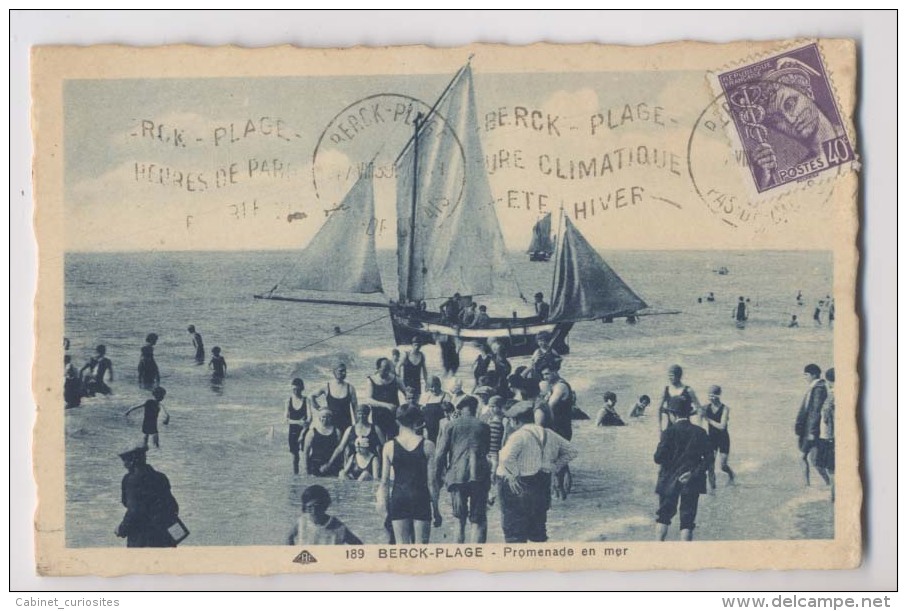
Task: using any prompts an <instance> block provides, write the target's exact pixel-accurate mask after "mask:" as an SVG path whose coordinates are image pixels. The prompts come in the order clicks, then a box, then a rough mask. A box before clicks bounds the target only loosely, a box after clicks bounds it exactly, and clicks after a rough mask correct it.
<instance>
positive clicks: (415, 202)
mask: <svg viewBox="0 0 907 611" xmlns="http://www.w3.org/2000/svg"><path fill="white" fill-rule="evenodd" d="M484 160H485V156H484V152H483V150H482V143H481V141H480V139H479V129H478V115H477V112H476V102H475V91H474V87H473V79H472V69H471V67H470V65H469V64H468V63H467V64H466V65H465V66H464V67H463V68H461V69H460V70H459V71H458V72H457V74H456V75H455V76H454V78H453V80H451V82H450V84H449V85H448V86H447V88H446V89H445V90H444V92H443V93H442V95H441V97H440V98H439V99H438V101H437V102H436V103H435V105H434V106H433V107H432V109H431V110H430V111H429V112H428V114H427V115H426V116H424V117H422V116H419V117H418V118H417V119H416V121H415V127H414V133H413V136H412V137H411V138H410V140H409V142H408V143H407V144H406V146H405V147H404V148H403V150H402V152H401V153H400V155H399V156H398V157H397V160H396V162H395V171H396V177H397V281H398V287H397V294H398V298H397V300H396V301H387V300H386V298H385V300H384V301H382V302H380V303H379V302H377V301H364V300H360V301H352V300H350V298H349V295H350V294H351V293H355V294H360V295H363V294H374V295H376V297H377V296H378V295H379V294H382V293H384V288H383V287H382V284H381V277H380V274H379V272H378V266H377V256H376V251H375V237H374V232H369V231H368V230H367V227H368V226H369V223H372V222H373V216H374V206H375V205H374V196H373V187H372V179H371V172H364V173H363V175H362V176H361V177H360V178H359V180H358V181H357V182H356V184H355V185H354V186H353V187H352V189H351V190H350V191H349V193H348V194H347V195H346V197H345V198H344V200H343V202H342V203H341V205H340V206H338V208H337V209H336V210H335V211H334V212H333V213H332V214H331V215H330V216H329V218H328V220H327V221H326V222H325V224H324V225H323V226H322V228H321V230H320V231H319V232H318V234H317V235H316V236H315V237H314V238H313V239H312V241H311V243H310V244H309V246H308V247H307V248H306V249H305V251H304V252H303V254H302V257H301V259H300V261H299V263H298V264H297V265H296V267H295V268H294V269H293V270H291V272H289V273H288V274H287V275H286V276H285V277H284V278H283V279H282V280H281V282H279V283H278V284H277V285H276V286H275V287H274V288H272V289H271V290H270V291H269V292H268V293H266V294H264V295H256V297H257V298H260V299H276V300H285V301H302V302H312V303H330V304H337V305H350V306H368V307H384V308H388V309H389V314H390V318H391V324H392V326H393V332H394V339H395V341H396V343H397V344H398V345H400V344H408V343H410V342H411V341H412V340H413V339H414V338H418V339H419V340H420V341H421V342H422V343H438V342H440V341H452V340H453V341H456V342H461V343H462V342H470V343H490V342H493V341H494V342H499V343H502V344H503V345H505V346H506V348H507V351H508V354H509V355H510V356H526V355H529V354H532V353H533V352H534V351H535V350H536V348H537V347H538V344H537V342H536V337H537V336H538V334H539V333H542V332H547V333H549V334H550V335H551V343H552V346H554V348H555V349H556V350H558V352H560V353H561V354H566V353H568V352H569V346H568V345H567V343H566V339H567V335H568V333H569V332H570V330H571V329H572V327H573V325H574V324H575V323H576V322H579V321H583V320H596V319H602V320H605V321H608V322H610V321H611V320H613V319H614V318H617V317H628V318H630V319H632V320H635V317H636V316H638V315H643V312H640V310H643V309H645V308H647V305H646V303H645V302H644V301H643V300H642V299H640V298H639V297H638V296H637V295H636V294H635V293H633V291H632V290H631V289H630V288H629V287H628V286H627V285H626V284H625V283H624V282H623V281H622V280H621V279H620V278H619V277H618V276H617V274H615V273H614V271H613V270H612V269H611V268H610V267H609V266H608V265H607V263H605V261H604V260H603V259H602V258H601V256H600V255H599V254H598V253H597V252H595V250H594V249H593V248H592V246H591V245H590V244H589V243H588V242H587V241H586V240H585V238H583V236H582V235H581V234H580V233H579V231H578V230H577V229H576V227H575V226H574V225H573V223H572V222H570V220H569V219H567V218H566V217H565V216H564V214H563V211H561V213H560V214H561V217H562V219H563V221H562V222H563V230H562V231H561V232H560V235H559V236H558V239H557V244H556V245H555V247H554V249H553V250H554V252H555V265H554V282H553V290H552V292H551V295H552V304H551V311H550V314H549V317H548V319H547V320H541V319H540V318H539V317H538V316H532V317H523V318H521V317H518V316H517V315H516V314H515V313H514V315H513V316H512V317H506V318H500V317H499V318H495V317H492V318H490V320H489V321H488V322H487V323H486V324H483V325H482V326H481V327H466V326H462V325H461V324H460V323H459V321H453V320H447V319H445V317H444V314H442V313H441V312H440V311H431V310H430V309H429V307H428V304H429V303H438V301H437V300H440V299H445V298H450V297H451V296H452V295H454V294H455V293H458V294H460V295H461V296H462V297H461V299H462V300H463V303H464V304H465V303H467V302H469V301H470V300H471V299H472V298H474V297H482V300H483V301H485V300H487V299H491V298H501V297H505V298H507V297H509V298H511V299H512V300H513V301H516V300H522V301H523V302H525V299H524V298H523V295H522V293H521V291H520V288H519V286H518V285H517V282H516V278H515V275H514V272H513V269H512V267H511V266H510V264H509V262H508V260H507V257H506V249H505V245H504V238H503V235H502V233H501V226H500V223H499V222H498V218H497V213H496V212H495V206H494V201H495V200H494V197H493V195H492V193H491V187H490V185H489V182H488V175H487V173H486V171H485V165H484ZM542 222H546V223H547V229H545V227H544V226H543V227H542V229H543V232H544V233H545V236H546V238H547V239H548V240H549V242H550V225H551V220H550V215H548V217H547V218H546V219H542ZM364 236H365V239H363V238H364ZM341 250H342V254H343V256H338V253H339V251H341ZM295 290H305V291H318V292H320V293H319V295H318V296H317V297H296V296H290V295H288V293H292V292H293V291H295ZM344 295H345V297H344ZM506 311H510V309H509V308H508V309H507V310H506Z"/></svg>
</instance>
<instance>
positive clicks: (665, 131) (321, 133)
mask: <svg viewBox="0 0 907 611" xmlns="http://www.w3.org/2000/svg"><path fill="white" fill-rule="evenodd" d="M473 72H474V75H475V90H476V104H477V111H478V118H479V125H478V126H477V129H478V131H479V134H480V137H481V140H482V143H483V146H484V152H485V157H486V170H487V171H488V174H489V181H490V183H491V188H492V192H493V195H494V197H495V201H496V205H495V210H496V213H497V216H498V219H499V221H500V223H501V226H502V230H503V234H504V238H505V242H506V244H507V247H508V248H509V249H512V250H520V249H525V248H526V246H527V245H528V243H529V237H530V231H531V227H532V224H533V223H534V222H535V221H536V220H537V219H538V218H539V217H540V216H541V215H542V214H543V213H545V212H555V213H556V212H557V211H558V209H559V208H561V207H563V209H564V211H565V213H566V214H568V215H570V217H571V219H572V220H573V221H574V222H575V223H576V224H577V226H578V227H579V228H580V230H581V231H583V232H584V234H585V235H586V236H587V238H588V239H589V240H590V242H592V243H593V245H595V246H596V247H599V248H613V249H700V248H747V247H757V246H758V247H768V248H771V247H775V248H783V247H785V246H786V243H785V242H784V240H778V239H774V238H773V237H772V232H771V226H772V224H773V223H775V222H777V221H776V220H775V219H774V218H773V217H772V216H771V215H770V214H768V213H766V214H763V215H761V217H760V220H759V221H753V220H752V218H751V215H752V212H753V210H755V207H753V206H752V205H744V204H743V203H741V202H743V201H745V200H746V197H747V192H746V190H745V185H744V182H745V180H746V175H747V174H746V173H747V169H746V168H745V166H744V165H743V162H742V161H741V159H742V156H741V154H740V151H734V150H733V146H731V145H729V140H728V135H727V134H726V133H725V132H724V131H722V130H721V129H720V128H716V127H715V126H716V125H720V123H721V112H722V111H721V109H720V106H719V105H716V104H712V101H713V98H714V96H713V95H712V94H711V92H710V90H709V87H708V84H707V82H706V80H705V78H704V75H703V73H702V72H685V71H677V72H664V71H650V72H597V73H588V72H583V73H577V72H565V73H551V72H547V73H508V74H487V73H483V72H482V70H481V65H480V62H476V64H475V65H474V67H473ZM451 77H452V75H451V74H438V75H430V76H425V75H420V76H387V75H381V76H304V77H283V78H273V77H268V78H192V79H173V78H166V79H165V78H161V79H129V80H68V81H66V82H65V84H64V117H65V118H64V146H65V152H66V153H65V173H64V183H65V184H64V206H65V214H66V221H67V224H66V249H67V250H70V251H117V250H148V249H160V250H194V249H201V250H234V249H254V250H260V249H295V248H302V247H304V246H305V244H307V243H308V241H309V240H310V239H311V237H312V236H313V235H314V233H315V232H316V231H317V230H318V228H319V227H320V226H321V224H322V223H323V222H324V219H325V218H326V216H327V214H328V213H329V212H330V211H331V210H332V209H333V208H334V207H335V206H337V205H338V203H339V202H340V201H341V200H342V198H343V196H344V195H345V193H346V192H347V190H349V188H350V187H351V186H352V184H353V183H354V182H355V180H356V178H357V177H358V175H359V174H358V173H359V171H360V168H361V167H362V164H364V163H367V162H368V161H371V160H374V162H375V168H376V169H375V197H376V221H375V228H376V232H377V243H378V247H379V248H393V247H394V246H395V236H396V233H395V227H396V219H395V213H394V209H395V208H394V206H395V204H394V202H395V180H394V177H393V161H394V159H395V158H396V157H397V155H398V154H399V152H400V151H401V150H402V148H403V146H404V145H405V143H406V141H407V140H408V139H409V137H410V135H411V133H412V117H413V116H414V115H415V113H416V112H418V111H422V112H426V111H427V110H428V108H430V106H431V105H432V104H433V103H434V101H435V99H436V98H437V96H438V95H439V94H440V92H441V91H443V89H444V87H445V86H446V84H447V83H448V81H449V80H450V78H451ZM735 153H736V154H735ZM725 191H726V192H728V193H732V194H733V193H736V194H737V195H736V203H728V202H729V201H732V202H733V200H734V196H733V195H731V197H730V198H729V199H727V198H725V199H723V200H722V199H716V198H720V197H721V196H720V195H719V194H720V193H724V192H725ZM820 191H821V189H820ZM821 195H822V198H826V199H827V197H828V196H829V195H830V192H826V191H823V192H822V193H821ZM820 200H821V198H820ZM818 204H821V201H818ZM818 204H817V205H818ZM771 205H772V204H766V206H769V208H765V207H763V208H762V209H763V210H769V209H770V207H771ZM794 208H795V207H794V206H788V207H786V208H785V210H784V214H785V218H784V219H783V222H784V223H786V224H787V223H791V222H792V223H794V224H798V225H799V226H802V231H804V232H805V235H807V237H808V239H805V240H804V241H803V243H804V244H808V245H809V247H812V248H823V247H830V242H829V240H828V239H823V237H822V232H821V231H820V230H817V229H816V228H815V226H814V225H815V223H811V222H810V219H809V215H808V214H806V213H803V212H801V211H799V210H796V209H794ZM555 225H556V223H555Z"/></svg>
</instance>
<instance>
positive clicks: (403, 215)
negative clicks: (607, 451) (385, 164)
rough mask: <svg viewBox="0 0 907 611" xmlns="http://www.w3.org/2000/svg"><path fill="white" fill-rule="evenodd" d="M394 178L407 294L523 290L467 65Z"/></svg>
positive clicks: (402, 159)
mask: <svg viewBox="0 0 907 611" xmlns="http://www.w3.org/2000/svg"><path fill="white" fill-rule="evenodd" d="M397 177H398V178H397V211H398V219H399V221H398V227H399V228H400V231H399V234H398V251H399V252H398V254H399V255H400V256H399V257H398V262H399V268H398V271H399V278H400V291H401V292H400V294H401V295H402V296H405V297H406V298H408V299H411V300H416V299H431V298H436V297H447V296H450V295H451V294H453V293H454V292H459V293H461V294H463V295H488V294H495V295H504V296H506V295H513V296H518V295H520V290H519V287H518V286H517V283H516V279H515V276H514V273H513V269H512V268H511V266H510V264H509V263H508V262H507V259H506V250H505V247H504V237H503V235H502V234H501V226H500V224H499V222H498V218H497V213H496V212H495V208H494V197H493V196H492V194H491V187H490V185H489V184H488V175H487V174H486V172H485V155H484V153H483V150H482V142H481V140H480V139H479V127H478V116H477V112H476V103H475V91H474V88H473V81H472V70H471V68H470V67H469V66H468V65H467V66H465V67H464V68H463V69H462V70H461V71H460V72H459V73H458V75H457V76H456V77H455V79H454V81H453V82H452V83H451V84H450V86H449V87H448V90H447V92H446V93H445V94H444V96H443V97H442V99H441V100H439V102H438V104H437V105H436V107H435V109H434V110H433V112H432V113H430V114H429V116H428V117H426V119H425V123H424V126H423V127H422V128H421V129H420V130H419V132H418V134H417V135H416V137H415V138H414V139H413V141H412V142H411V143H410V145H409V146H408V148H407V149H406V151H405V152H404V154H403V155H401V157H400V159H399V160H398V162H397ZM414 180H415V188H414V182H413V181H414ZM414 197H415V199H414ZM414 204H415V205H414ZM413 210H414V211H415V218H414V219H413V218H412V217H411V215H412V212H413ZM411 229H412V230H413V232H412V234H410V231H411ZM410 240H411V245H410ZM409 253H412V261H410V256H409Z"/></svg>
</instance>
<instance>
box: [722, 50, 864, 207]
mask: <svg viewBox="0 0 907 611" xmlns="http://www.w3.org/2000/svg"><path fill="white" fill-rule="evenodd" d="M718 81H719V83H720V84H721V88H722V91H723V92H724V94H725V95H726V96H727V101H728V105H729V109H730V114H731V117H732V119H733V121H734V125H735V127H736V129H737V134H738V136H739V138H740V141H741V143H742V144H743V149H744V151H745V153H746V156H747V160H748V161H749V168H750V172H751V174H752V177H753V181H754V183H755V187H756V189H757V191H758V192H759V193H763V192H765V191H768V190H770V189H773V188H776V187H779V186H782V185H784V184H787V183H790V182H795V181H799V180H803V179H806V178H810V177H813V176H815V175H817V174H820V173H822V172H824V171H826V170H829V169H831V168H834V167H836V166H839V165H842V164H844V163H847V162H850V161H853V160H854V151H853V147H852V146H851V143H850V140H849V139H848V137H847V133H846V132H845V130H844V125H843V123H842V121H841V116H840V114H839V112H838V108H837V105H836V103H835V99H834V96H833V93H832V89H831V86H830V84H829V80H828V76H827V74H826V72H825V67H824V66H823V65H822V59H821V57H820V55H819V49H818V47H817V46H816V45H815V44H811V45H808V46H806V47H802V48H799V49H796V50H793V51H789V52H787V53H784V54H781V55H777V56H775V57H771V58H768V59H765V60H762V61H759V62H757V63H754V64H748V65H745V66H743V67H740V68H737V69H736V70H732V71H730V72H724V73H722V74H719V75H718Z"/></svg>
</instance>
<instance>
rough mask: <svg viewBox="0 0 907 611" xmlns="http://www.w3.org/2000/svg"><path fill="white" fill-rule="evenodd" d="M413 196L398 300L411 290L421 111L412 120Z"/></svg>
mask: <svg viewBox="0 0 907 611" xmlns="http://www.w3.org/2000/svg"><path fill="white" fill-rule="evenodd" d="M413 123H414V124H415V128H414V129H413V198H412V203H411V204H410V209H409V244H408V245H407V270H406V295H403V296H402V297H401V298H400V301H408V300H409V296H410V295H412V292H413V252H414V250H415V240H416V198H417V197H418V194H419V128H420V127H421V126H422V123H423V119H422V113H421V112H419V113H416V119H415V121H413Z"/></svg>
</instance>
